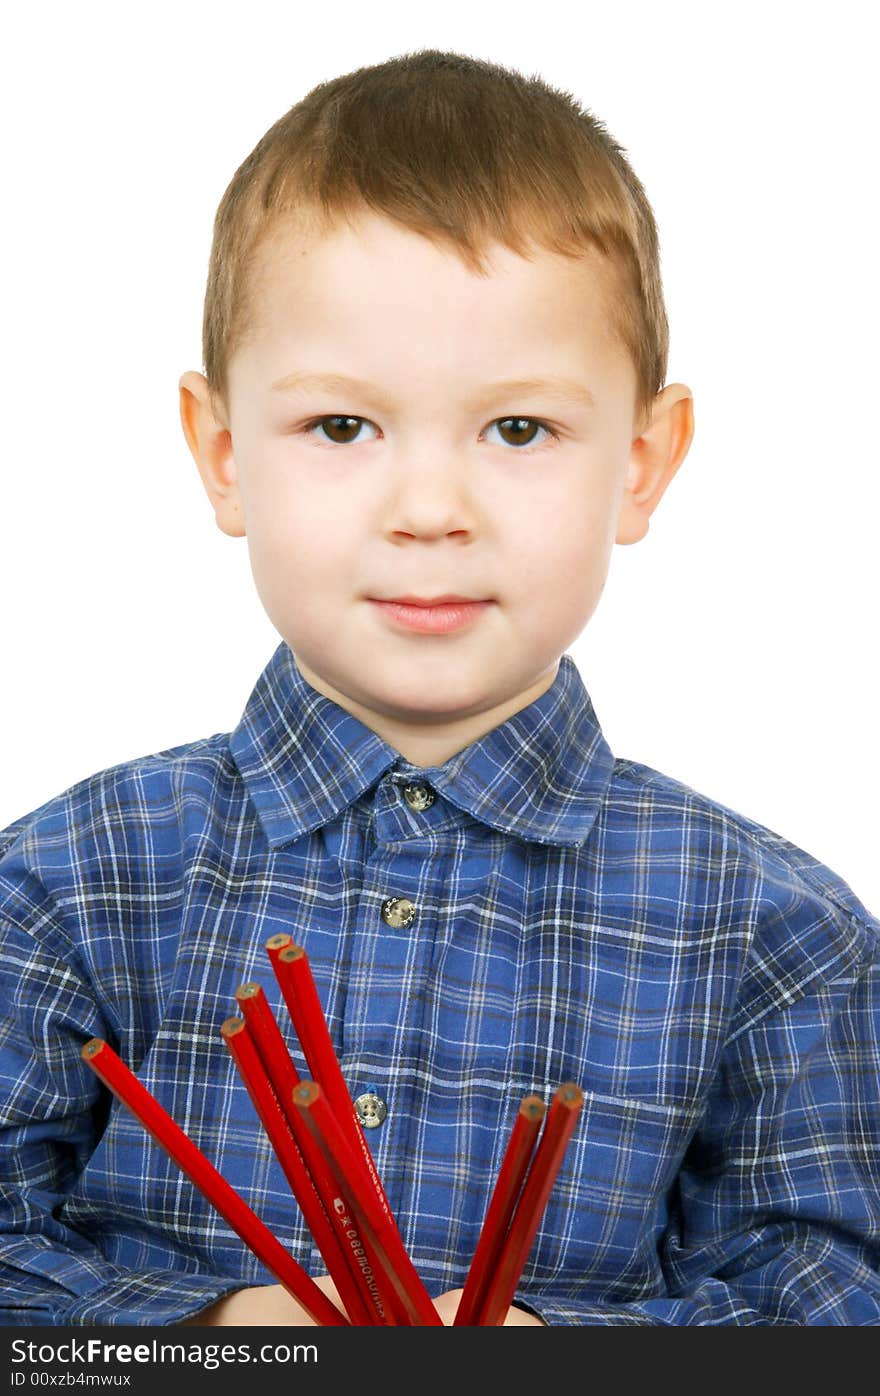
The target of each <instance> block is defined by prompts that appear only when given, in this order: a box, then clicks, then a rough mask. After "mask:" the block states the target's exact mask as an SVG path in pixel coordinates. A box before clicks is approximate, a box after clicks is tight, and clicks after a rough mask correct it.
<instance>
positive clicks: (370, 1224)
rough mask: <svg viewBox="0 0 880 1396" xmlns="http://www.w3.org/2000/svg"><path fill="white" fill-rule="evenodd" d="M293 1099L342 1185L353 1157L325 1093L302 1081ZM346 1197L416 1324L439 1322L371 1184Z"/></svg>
mask: <svg viewBox="0 0 880 1396" xmlns="http://www.w3.org/2000/svg"><path fill="white" fill-rule="evenodd" d="M293 1100H294V1104H295V1105H296V1107H297V1109H299V1110H301V1111H302V1113H303V1117H304V1118H305V1120H306V1122H307V1124H308V1126H309V1128H310V1129H311V1130H312V1131H313V1132H314V1134H315V1137H316V1139H317V1141H318V1143H319V1145H320V1147H321V1149H322V1150H323V1152H324V1156H325V1158H326V1159H327V1162H328V1164H329V1165H330V1168H331V1170H332V1172H333V1173H334V1176H335V1177H336V1178H337V1181H338V1183H339V1184H340V1186H342V1185H343V1184H344V1182H345V1179H346V1178H347V1177H350V1176H352V1170H353V1169H354V1168H355V1156H354V1151H353V1150H352V1148H351V1145H350V1143H349V1141H348V1139H347V1138H346V1137H345V1135H344V1134H343V1132H342V1128H341V1126H340V1123H339V1121H338V1120H337V1119H336V1117H335V1116H334V1114H333V1111H332V1109H331V1108H330V1104H329V1102H328V1100H327V1097H326V1096H325V1095H324V1094H323V1092H322V1090H321V1087H320V1085H318V1084H317V1082H314V1081H303V1082H301V1083H300V1085H299V1086H297V1088H296V1090H295V1091H294V1093H293ZM350 1196H351V1200H352V1202H353V1205H354V1208H355V1212H356V1213H357V1215H358V1218H359V1220H360V1223H361V1232H362V1235H364V1236H365V1237H366V1238H367V1239H368V1241H369V1242H370V1244H371V1245H372V1246H374V1247H375V1249H376V1251H377V1253H378V1255H379V1258H380V1259H381V1260H382V1261H383V1263H384V1265H385V1268H386V1271H387V1273H388V1276H389V1278H390V1279H391V1282H392V1284H393V1285H394V1290H395V1293H396V1294H397V1296H398V1298H399V1300H400V1302H401V1304H403V1305H404V1307H405V1308H406V1310H407V1312H408V1313H409V1314H410V1316H411V1318H412V1320H413V1321H414V1322H415V1323H418V1324H431V1325H440V1326H442V1320H441V1318H440V1316H439V1314H438V1313H437V1310H436V1309H435V1308H434V1305H433V1303H432V1302H431V1297H430V1295H429V1294H428V1291H427V1290H426V1289H425V1287H424V1285H423V1284H422V1282H421V1280H420V1279H419V1276H418V1273H417V1272H416V1269H415V1266H414V1265H413V1263H412V1261H411V1259H410V1257H409V1255H408V1253H407V1251H406V1247H405V1246H404V1244H403V1242H402V1240H401V1238H400V1233H399V1232H398V1230H397V1226H396V1224H395V1222H394V1218H393V1217H392V1216H391V1215H390V1214H389V1213H388V1212H385V1211H384V1210H383V1208H382V1206H381V1205H380V1203H379V1200H378V1198H377V1197H376V1195H375V1193H374V1192H373V1191H372V1190H371V1189H370V1188H368V1187H363V1186H354V1187H352V1188H351V1191H350Z"/></svg>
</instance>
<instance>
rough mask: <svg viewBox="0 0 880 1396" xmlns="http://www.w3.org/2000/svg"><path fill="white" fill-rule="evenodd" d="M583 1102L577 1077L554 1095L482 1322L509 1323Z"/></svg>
mask: <svg viewBox="0 0 880 1396" xmlns="http://www.w3.org/2000/svg"><path fill="white" fill-rule="evenodd" d="M583 1103H584V1093H583V1091H582V1090H581V1088H580V1087H579V1086H576V1085H575V1084H574V1082H573V1081H567V1082H566V1083H565V1084H564V1085H562V1086H560V1087H559V1089H558V1090H557V1091H556V1092H555V1094H554V1096H553V1101H552V1103H551V1105H550V1110H549V1112H548V1114H547V1122H546V1124H545V1126H544V1132H543V1134H542V1135H541V1139H540V1142H539V1144H538V1147H537V1149H536V1151H535V1155H534V1158H533V1159H532V1163H531V1167H530V1168H529V1171H528V1174H527V1176H526V1180H525V1184H524V1185H523V1190H522V1193H521V1195H520V1199H519V1202H518V1203H517V1205H516V1209H515V1211H514V1214H513V1219H512V1221H511V1223H510V1229H509V1231H508V1233H507V1237H506V1239H505V1241H504V1245H503V1246H502V1248H501V1254H500V1255H499V1257H498V1262H497V1265H496V1267H495V1273H494V1274H493V1276H492V1278H491V1280H490V1283H489V1286H488V1290H487V1293H486V1298H485V1301H484V1303H483V1307H482V1309H481V1311H480V1316H479V1320H478V1322H479V1324H480V1325H481V1326H483V1327H497V1326H499V1325H500V1324H503V1323H504V1319H505V1317H506V1315H507V1310H508V1309H509V1308H510V1305H511V1303H512V1302H513V1296H514V1294H515V1293H516V1287H517V1285H518V1284H519V1279H520V1275H521V1274H522V1270H523V1266H524V1265H525V1263H526V1259H527V1258H528V1254H529V1251H530V1250H531V1248H532V1242H533V1241H534V1239H535V1235H536V1233H537V1230H538V1227H539V1226H540V1224H541V1218H542V1217H543V1215H544V1210H545V1208H546V1206H547V1199H548V1198H549V1196H550V1191H551V1189H552V1187H553V1184H554V1182H555V1180H556V1175H557V1173H558V1172H559V1168H560V1165H561V1163H562V1159H563V1155H564V1154H565V1150H566V1148H567V1147H568V1141H569V1140H570V1138H571V1136H572V1134H573V1132H574V1127H575V1125H576V1124H577V1121H578V1116H579V1114H580V1111H581V1106H582V1105H583Z"/></svg>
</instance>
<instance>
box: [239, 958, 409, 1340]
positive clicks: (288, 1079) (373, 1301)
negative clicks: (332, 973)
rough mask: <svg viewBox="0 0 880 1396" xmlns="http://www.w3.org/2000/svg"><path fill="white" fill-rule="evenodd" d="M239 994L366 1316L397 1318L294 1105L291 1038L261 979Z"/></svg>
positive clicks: (382, 1320)
mask: <svg viewBox="0 0 880 1396" xmlns="http://www.w3.org/2000/svg"><path fill="white" fill-rule="evenodd" d="M279 939H282V937H279ZM283 939H284V940H286V941H289V939H290V937H289V936H287V937H283ZM235 999H236V1002H237V1003H238V1005H239V1007H240V1009H241V1012H242V1016H243V1017H244V1020H245V1022H246V1023H247V1026H248V1031H249V1033H250V1036H251V1038H252V1039H253V1043H254V1046H255V1047H256V1049H257V1052H258V1053H259V1056H260V1059H261V1061H262V1063H263V1067H264V1068H265V1071H266V1075H267V1076H268V1078H269V1081H270V1082H271V1084H272V1086H273V1088H274V1091H275V1094H276V1096H277V1097H278V1104H279V1107H280V1109H281V1110H282V1112H283V1114H284V1116H285V1119H286V1120H287V1123H288V1125H289V1127H290V1130H291V1133H292V1134H293V1137H294V1139H295V1140H296V1143H297V1146H298V1148H299V1151H300V1154H301V1155H302V1159H303V1162H304V1164H305V1167H306V1169H307V1170H308V1173H309V1175H310V1177H311V1180H312V1183H313V1185H314V1188H315V1191H316V1192H317V1194H318V1196H319V1198H320V1199H321V1202H322V1204H323V1208H324V1211H325V1212H326V1214H327V1216H328V1218H329V1220H330V1223H331V1225H332V1226H333V1227H334V1228H335V1230H336V1231H337V1233H338V1236H339V1240H340V1244H341V1246H342V1250H343V1253H344V1255H345V1259H346V1263H347V1265H348V1268H349V1270H350V1272H351V1274H352V1276H353V1277H354V1279H355V1280H356V1282H357V1285H358V1287H359V1289H360V1290H361V1294H362V1297H363V1300H364V1303H365V1305H366V1307H367V1310H368V1311H369V1313H368V1317H367V1318H366V1319H365V1320H364V1321H365V1322H367V1323H381V1324H393V1323H394V1317H393V1315H392V1314H391V1313H390V1312H386V1306H385V1304H384V1302H383V1295H382V1292H381V1290H380V1288H379V1281H380V1280H381V1279H382V1278H383V1274H382V1266H381V1265H380V1264H379V1262H378V1258H377V1257H376V1256H375V1255H371V1254H369V1253H368V1248H367V1247H365V1246H364V1244H363V1241H362V1238H361V1236H360V1234H359V1232H358V1230H357V1228H356V1226H355V1225H354V1222H353V1221H352V1222H351V1224H350V1225H348V1226H345V1227H343V1226H342V1217H343V1216H349V1217H350V1216H351V1207H350V1205H349V1204H348V1202H347V1199H346V1198H345V1197H342V1196H340V1193H339V1189H338V1187H337V1186H336V1182H335V1180H334V1178H333V1175H332V1174H331V1172H330V1170H329V1168H328V1167H327V1164H326V1163H325V1161H324V1155H323V1154H322V1153H321V1150H320V1149H319V1148H318V1146H317V1144H316V1142H315V1140H314V1139H313V1138H312V1135H311V1133H310V1131H309V1130H308V1128H307V1127H306V1124H305V1121H304V1120H303V1118H302V1116H301V1114H300V1112H299V1111H298V1110H297V1109H295V1108H294V1105H293V1090H294V1087H296V1086H298V1085H299V1080H300V1078H299V1073H298V1072H297V1069H296V1067H295V1066H294V1064H293V1061H292V1059H291V1056H290V1053H289V1051H288V1050H287V1043H286V1042H285V1040H284V1036H283V1034H282V1032H281V1029H280V1028H279V1026H278V1023H277V1021H276V1018H275V1014H274V1013H273V1012H272V1008H271V1005H270V1004H269V1000H268V999H267V998H266V995H265V993H264V992H263V988H262V986H261V985H260V984H257V983H248V984H240V985H239V986H238V988H237V989H236V991H235ZM316 1240H317V1238H316ZM322 1254H323V1252H322ZM325 1260H326V1256H325ZM328 1269H329V1265H328ZM337 1287H338V1286H337ZM340 1293H341V1290H340Z"/></svg>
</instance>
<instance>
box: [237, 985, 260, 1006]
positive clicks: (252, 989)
mask: <svg viewBox="0 0 880 1396" xmlns="http://www.w3.org/2000/svg"><path fill="white" fill-rule="evenodd" d="M259 992H260V985H259V984H257V983H255V982H254V981H253V980H250V981H249V982H248V983H247V984H239V986H238V988H237V989H236V991H235V993H234V994H233V998H235V999H238V1001H239V1002H240V1001H241V1000H242V999H254V998H256V997H257V994H258V993H259Z"/></svg>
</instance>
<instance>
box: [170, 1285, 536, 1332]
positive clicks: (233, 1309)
mask: <svg viewBox="0 0 880 1396" xmlns="http://www.w3.org/2000/svg"><path fill="white" fill-rule="evenodd" d="M315 1284H316V1285H317V1286H318V1288H319V1289H322V1290H323V1291H324V1293H325V1294H326V1295H327V1297H328V1298H329V1299H332V1301H333V1303H334V1304H336V1305H337V1307H338V1308H339V1309H341V1310H342V1312H343V1313H345V1308H344V1306H343V1303H342V1300H341V1299H340V1298H339V1294H338V1293H337V1290H336V1286H335V1284H334V1283H333V1281H332V1280H331V1278H330V1276H329V1275H319V1276H318V1278H317V1279H316V1280H315ZM461 1294H462V1292H461V1290H460V1289H450V1290H448V1291H447V1292H446V1294H440V1295H438V1296H437V1298H436V1299H435V1300H434V1307H435V1309H436V1310H437V1312H438V1314H439V1315H440V1317H441V1318H442V1320H443V1322H444V1324H445V1325H446V1327H447V1328H451V1327H452V1323H453V1320H454V1319H455V1314H456V1310H457V1309H458V1304H459V1300H460V1299H461ZM230 1324H231V1325H235V1324H241V1325H242V1326H243V1327H260V1326H268V1327H291V1326H293V1327H301V1328H314V1327H315V1322H314V1320H313V1319H311V1318H309V1316H308V1314H307V1313H306V1311H305V1309H304V1308H303V1307H302V1305H301V1304H298V1303H297V1302H296V1300H295V1299H293V1298H291V1296H290V1295H289V1294H288V1293H287V1290H286V1289H285V1288H284V1286H283V1285H256V1286H253V1287H252V1288H249V1289H239V1290H236V1292H235V1294H227V1296H226V1297H225V1299H218V1300H217V1303H216V1304H212V1305H211V1306H210V1308H207V1309H203V1310H202V1312H201V1313H200V1314H195V1315H194V1317H193V1318H188V1319H185V1320H184V1321H183V1323H182V1324H179V1325H178V1327H181V1328H193V1327H196V1328H214V1327H223V1326H226V1325H230ZM504 1326H505V1327H511V1326H517V1327H520V1326H526V1327H528V1326H531V1327H536V1328H543V1327H545V1325H544V1323H543V1322H542V1320H541V1319H539V1318H536V1317H535V1315H534V1314H529V1313H526V1311H525V1309H517V1308H515V1307H511V1308H510V1309H508V1311H507V1317H506V1319H505V1320H504Z"/></svg>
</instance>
